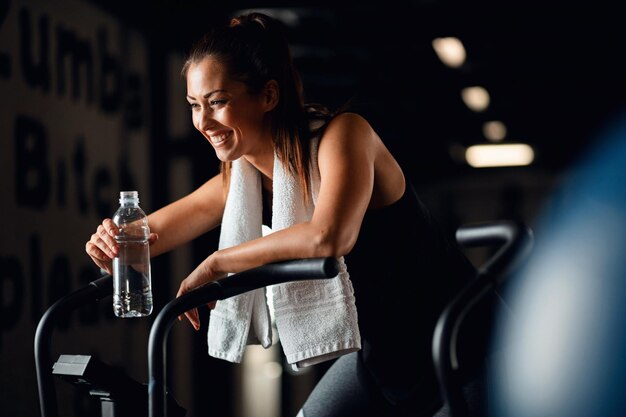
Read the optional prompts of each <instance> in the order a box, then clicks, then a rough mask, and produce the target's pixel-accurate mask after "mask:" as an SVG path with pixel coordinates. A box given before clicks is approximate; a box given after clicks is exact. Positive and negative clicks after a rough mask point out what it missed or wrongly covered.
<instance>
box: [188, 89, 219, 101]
mask: <svg viewBox="0 0 626 417" xmlns="http://www.w3.org/2000/svg"><path fill="white" fill-rule="evenodd" d="M225 91H226V90H224V89H222V88H218V89H217V90H213V91H211V92H208V93H206V94H205V95H204V96H202V98H209V97H211V96H212V95H213V94H215V93H223V92H225ZM187 98H189V99H191V100H195V99H196V98H195V97H193V96H190V95H189V94H187Z"/></svg>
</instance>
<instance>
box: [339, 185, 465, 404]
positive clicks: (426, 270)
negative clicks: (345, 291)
mask: <svg viewBox="0 0 626 417" xmlns="http://www.w3.org/2000/svg"><path fill="white" fill-rule="evenodd" d="M345 261H346V265H347V268H348V272H349V274H350V280H351V281H352V285H353V287H354V295H355V298H356V306H357V313H358V319H359V329H360V331H361V338H362V342H363V349H362V351H361V353H360V354H361V356H362V358H363V361H364V363H365V365H366V367H367V369H369V371H370V372H371V375H372V377H373V379H374V380H375V381H376V383H377V384H378V385H379V386H380V388H381V389H382V390H383V392H384V394H385V396H386V397H387V399H388V400H390V401H391V402H392V403H399V402H402V401H404V400H405V399H406V398H408V397H411V396H414V393H415V392H416V391H419V392H420V394H419V395H420V396H422V397H423V396H424V395H427V396H437V392H438V386H437V381H436V379H435V374H434V367H433V364H432V354H431V349H432V348H431V346H432V336H433V331H434V328H435V324H436V322H437V320H438V318H439V315H440V314H441V312H442V310H443V308H444V307H445V305H446V304H447V303H448V302H449V301H450V300H451V298H452V297H453V296H454V295H455V294H456V293H458V291H459V290H460V288H461V287H462V286H463V285H464V284H465V283H467V282H468V281H469V279H470V278H471V277H473V276H474V274H475V269H474V267H473V266H472V264H471V263H470V262H469V261H468V259H467V258H466V257H465V256H464V254H463V253H462V252H461V250H460V249H459V247H458V246H457V244H456V242H455V241H454V240H453V237H452V236H448V235H447V234H446V233H445V232H444V230H443V229H442V227H440V225H439V224H438V223H437V222H436V221H435V220H434V218H433V217H432V216H431V214H430V213H429V211H428V209H427V207H426V206H425V205H424V204H423V202H422V201H421V200H420V199H419V197H418V196H417V194H416V192H415V190H414V188H413V187H412V186H411V185H410V184H407V188H406V191H405V193H404V195H403V196H402V197H401V198H400V199H399V200H398V201H396V202H395V203H393V204H391V205H389V206H387V207H383V208H380V209H370V210H368V211H367V212H366V214H365V217H364V219H363V224H362V226H361V230H360V233H359V237H358V240H357V243H356V245H355V246H354V248H353V249H352V251H351V252H350V253H349V254H348V255H346V257H345ZM420 401H421V400H420Z"/></svg>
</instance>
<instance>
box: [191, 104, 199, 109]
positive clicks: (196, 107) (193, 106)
mask: <svg viewBox="0 0 626 417" xmlns="http://www.w3.org/2000/svg"><path fill="white" fill-rule="evenodd" d="M189 108H190V109H191V110H196V109H198V108H200V105H199V104H198V103H189Z"/></svg>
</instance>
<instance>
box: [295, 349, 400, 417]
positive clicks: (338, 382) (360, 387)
mask: <svg viewBox="0 0 626 417" xmlns="http://www.w3.org/2000/svg"><path fill="white" fill-rule="evenodd" d="M388 407H389V404H388V403H387V402H386V401H385V399H384V397H383V396H382V394H381V393H380V392H378V391H377V390H376V389H373V388H372V381H371V380H370V377H369V375H368V374H367V370H366V369H365V367H364V366H363V363H362V362H361V358H360V356H359V354H358V352H353V353H349V354H347V355H344V356H342V357H340V358H339V359H337V360H336V361H335V363H333V365H332V366H331V367H330V368H329V369H328V371H326V373H325V374H324V376H323V377H322V378H321V379H320V381H319V382H318V383H317V385H316V386H315V388H314V389H313V391H312V392H311V395H309V398H308V399H307V400H306V402H305V404H304V406H303V407H302V409H301V410H300V412H299V413H298V417H346V416H359V417H382V416H387V415H390V414H389V413H388V410H387V411H385V409H387V408H388Z"/></svg>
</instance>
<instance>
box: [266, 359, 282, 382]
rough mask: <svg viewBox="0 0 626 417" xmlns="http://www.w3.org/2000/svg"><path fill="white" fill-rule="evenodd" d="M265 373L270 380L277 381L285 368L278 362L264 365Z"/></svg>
mask: <svg viewBox="0 0 626 417" xmlns="http://www.w3.org/2000/svg"><path fill="white" fill-rule="evenodd" d="M263 373H264V374H265V377H266V378H268V379H277V378H280V376H281V375H282V373H283V367H282V366H281V365H280V364H279V363H278V362H276V361H272V362H267V363H265V364H264V365H263Z"/></svg>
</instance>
